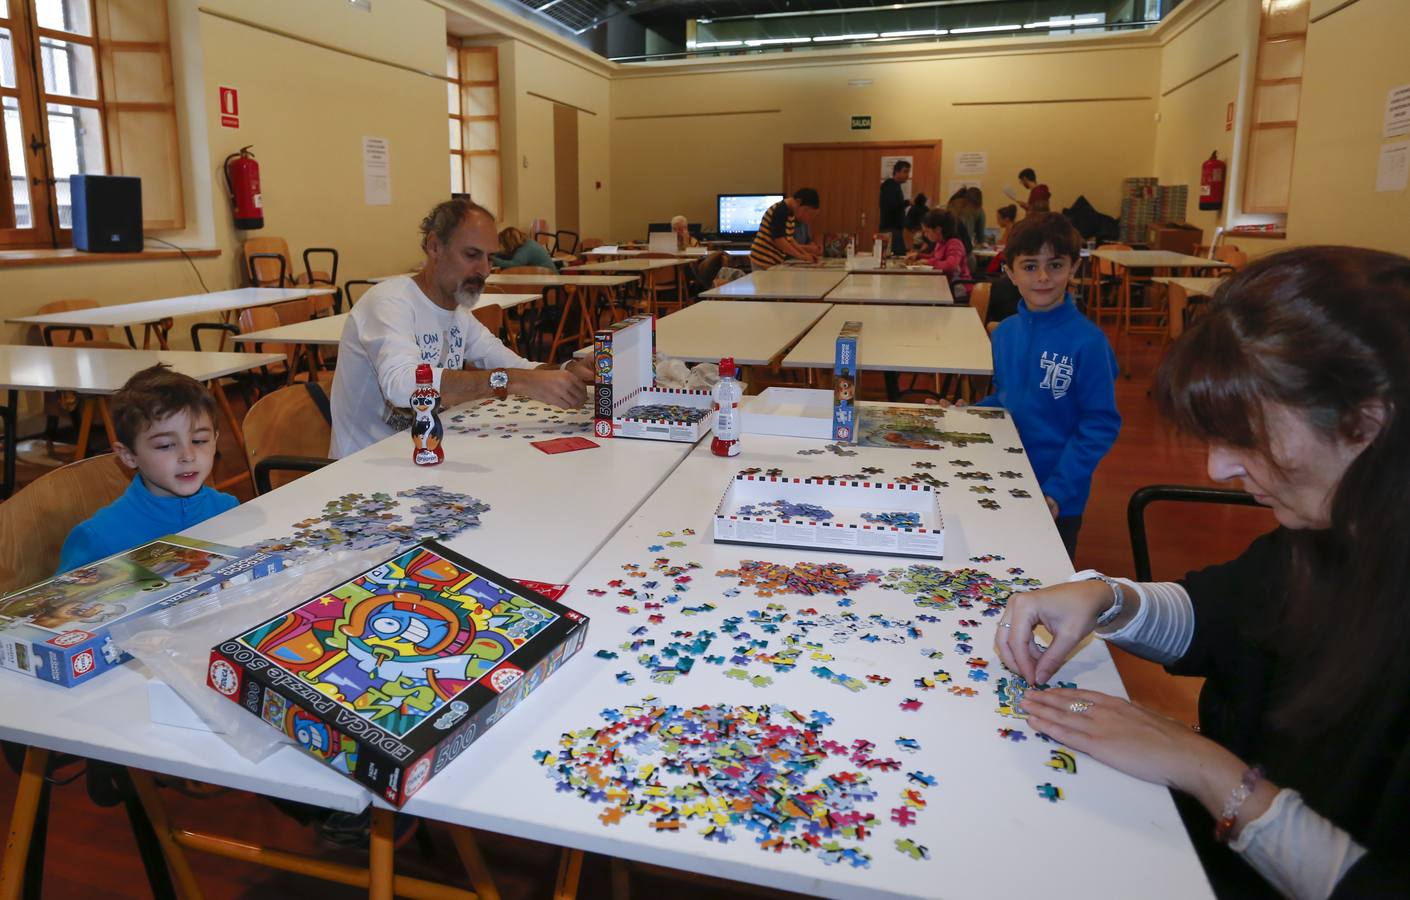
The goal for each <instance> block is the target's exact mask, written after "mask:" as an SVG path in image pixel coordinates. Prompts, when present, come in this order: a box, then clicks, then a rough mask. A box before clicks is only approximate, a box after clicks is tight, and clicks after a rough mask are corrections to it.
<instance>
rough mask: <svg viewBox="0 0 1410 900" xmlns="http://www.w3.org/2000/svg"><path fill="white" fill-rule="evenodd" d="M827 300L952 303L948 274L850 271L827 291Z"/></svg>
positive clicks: (932, 304) (846, 301) (834, 301)
mask: <svg viewBox="0 0 1410 900" xmlns="http://www.w3.org/2000/svg"><path fill="white" fill-rule="evenodd" d="M823 299H824V300H825V301H826V302H828V303H892V304H921V305H927V306H937V305H952V304H954V302H955V297H954V295H953V294H951V293H950V281H949V279H948V278H932V277H931V276H929V275H857V274H851V275H848V276H847V277H846V278H844V279H842V283H841V284H839V285H838V286H837V287H835V288H833V289H832V290H831V291H828V294H827V296H826V297H825V298H823Z"/></svg>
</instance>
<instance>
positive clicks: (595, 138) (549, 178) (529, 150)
mask: <svg viewBox="0 0 1410 900" xmlns="http://www.w3.org/2000/svg"><path fill="white" fill-rule="evenodd" d="M496 46H498V47H499V71H500V74H499V78H500V103H501V121H500V135H501V137H500V140H501V142H502V144H501V150H502V154H501V158H502V159H503V161H504V168H503V170H502V171H503V177H504V209H503V210H502V211H500V218H501V219H502V220H503V221H504V222H506V223H511V224H515V225H518V226H520V227H526V226H527V225H528V224H529V222H530V220H532V219H534V218H543V219H545V220H546V221H547V222H548V226H549V229H550V230H554V229H556V228H557V227H558V223H556V222H555V221H554V208H555V201H554V181H553V174H554V168H553V167H554V152H553V107H554V104H555V103H562V104H566V105H568V106H573V107H576V108H577V109H578V110H579V112H578V234H579V236H581V237H606V235H607V232H608V230H609V229H608V224H609V216H610V209H611V203H610V201H609V199H608V196H609V191H610V190H611V187H612V186H611V183H610V182H609V180H608V172H609V163H608V160H609V157H610V153H611V144H612V134H611V126H612V122H611V118H610V115H609V112H610V108H611V95H610V89H609V82H608V79H607V78H606V77H605V76H604V75H602V74H600V73H599V72H598V71H595V70H594V69H591V68H587V67H585V66H581V65H578V64H577V63H575V62H573V61H572V60H571V59H570V58H568V56H567V55H561V54H559V53H557V52H553V51H551V50H550V49H548V47H547V45H545V46H535V45H533V44H529V43H527V42H525V41H520V40H512V39H510V40H501V41H497V42H496ZM545 97H548V98H552V99H549V100H546V99H544V98H545ZM526 159H527V161H528V164H527V165H525V160H526ZM599 182H600V183H601V184H602V187H600V188H599V187H597V186H596V185H597V183H599Z"/></svg>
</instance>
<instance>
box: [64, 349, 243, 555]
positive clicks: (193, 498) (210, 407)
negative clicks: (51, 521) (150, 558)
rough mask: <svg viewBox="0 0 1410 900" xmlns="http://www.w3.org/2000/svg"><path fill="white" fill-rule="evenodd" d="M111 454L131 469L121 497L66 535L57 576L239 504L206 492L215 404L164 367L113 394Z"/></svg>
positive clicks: (212, 454) (194, 383)
mask: <svg viewBox="0 0 1410 900" xmlns="http://www.w3.org/2000/svg"><path fill="white" fill-rule="evenodd" d="M110 406H111V407H112V416H113V430H114V431H115V432H116V437H117V440H116V441H115V442H114V443H113V451H114V452H116V453H117V455H118V459H121V460H122V461H123V463H124V464H125V465H126V466H128V467H129V468H133V469H136V470H137V476H136V477H135V478H133V479H132V484H130V485H128V488H127V490H126V491H125V492H124V493H123V495H122V496H121V497H119V498H117V499H116V500H114V501H113V502H112V503H109V504H108V505H107V506H105V507H103V508H102V509H100V510H98V511H97V512H96V513H94V514H93V516H92V517H91V518H89V519H88V520H87V521H84V522H80V523H79V524H78V525H77V526H75V527H74V529H73V531H70V532H69V536H68V539H67V540H65V541H64V547H63V550H62V551H61V552H60V555H59V571H60V572H67V571H68V570H70V569H74V568H77V567H79V566H83V565H87V564H88V563H91V562H94V561H96V560H100V559H103V558H104V557H108V556H111V555H113V554H114V553H121V552H122V551H124V550H128V549H130V548H132V547H137V546H140V545H142V544H145V543H147V542H148V541H152V540H155V539H157V538H159V537H162V536H164V535H168V534H176V533H177V532H180V531H185V530H186V529H187V528H190V527H191V526H192V525H195V524H196V523H198V522H203V521H205V520H206V519H209V518H211V517H212V516H216V515H219V514H220V513H223V512H225V511H226V510H228V509H231V508H233V507H235V506H237V505H238V504H239V501H238V500H236V499H235V498H234V497H232V496H230V495H229V494H222V493H221V492H220V491H217V490H216V489H215V488H212V487H207V486H206V484H205V481H206V479H207V478H208V477H210V473H211V467H212V466H214V465H215V444H216V438H217V436H218V434H219V433H218V432H217V431H216V429H215V399H214V398H213V397H211V394H210V391H207V390H206V389H205V387H204V386H203V385H202V384H201V383H200V382H199V381H196V380H195V379H194V378H190V377H188V376H186V375H180V374H177V373H176V372H173V371H171V370H170V369H169V368H168V367H167V366H165V365H161V364H158V365H155V366H152V367H151V368H150V369H143V370H142V371H141V372H138V373H137V374H136V375H133V376H132V377H131V378H130V379H128V381H127V384H125V385H123V386H122V389H121V390H119V391H118V392H117V393H115V394H113V396H112V401H111V403H110Z"/></svg>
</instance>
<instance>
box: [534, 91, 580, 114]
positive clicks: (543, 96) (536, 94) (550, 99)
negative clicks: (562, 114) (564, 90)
mask: <svg viewBox="0 0 1410 900" xmlns="http://www.w3.org/2000/svg"><path fill="white" fill-rule="evenodd" d="M524 93H525V94H528V95H529V96H530V97H537V98H539V99H540V100H547V101H548V102H549V103H557V104H558V105H559V106H569V107H572V108H573V109H576V110H577V111H578V112H585V113H587V114H588V115H590V116H595V115H597V112H596V111H594V110H591V109H588V108H587V107H585V106H579V105H578V104H576V103H569V102H568V101H567V100H559V99H558V98H557V97H550V96H548V95H547V94H540V93H539V92H538V91H525V92H524Z"/></svg>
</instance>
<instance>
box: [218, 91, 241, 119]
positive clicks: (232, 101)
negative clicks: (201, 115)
mask: <svg viewBox="0 0 1410 900" xmlns="http://www.w3.org/2000/svg"><path fill="white" fill-rule="evenodd" d="M220 124H221V125H222V126H224V127H226V128H239V127H240V92H239V91H237V90H236V89H235V88H233V87H224V86H222V87H221V88H220Z"/></svg>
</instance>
